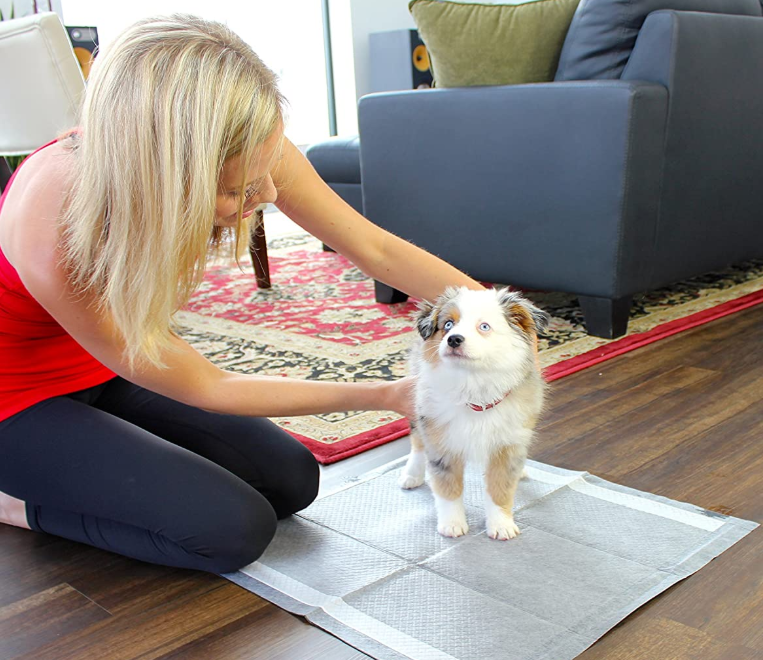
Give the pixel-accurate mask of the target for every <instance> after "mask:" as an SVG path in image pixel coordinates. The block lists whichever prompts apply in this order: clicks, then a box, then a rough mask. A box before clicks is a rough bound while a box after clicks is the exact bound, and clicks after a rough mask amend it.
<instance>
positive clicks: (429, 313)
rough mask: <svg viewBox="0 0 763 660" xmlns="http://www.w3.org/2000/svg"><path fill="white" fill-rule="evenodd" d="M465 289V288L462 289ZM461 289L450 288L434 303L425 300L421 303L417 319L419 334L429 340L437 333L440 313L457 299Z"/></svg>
mask: <svg viewBox="0 0 763 660" xmlns="http://www.w3.org/2000/svg"><path fill="white" fill-rule="evenodd" d="M461 289H463V287H461ZM461 289H459V288H457V287H454V286H449V287H447V288H446V289H445V291H443V292H442V293H441V294H440V295H439V296H437V300H435V301H434V303H430V302H429V301H428V300H423V301H421V302H420V303H419V313H418V316H417V317H416V327H417V328H418V331H419V334H420V335H421V336H422V337H423V338H424V339H429V338H430V337H431V336H432V335H433V334H434V333H435V332H437V320H438V317H439V315H440V311H441V310H442V308H443V307H444V306H445V305H446V303H448V302H450V301H451V300H453V298H455V297H456V296H457V295H458V294H459V292H460V291H461Z"/></svg>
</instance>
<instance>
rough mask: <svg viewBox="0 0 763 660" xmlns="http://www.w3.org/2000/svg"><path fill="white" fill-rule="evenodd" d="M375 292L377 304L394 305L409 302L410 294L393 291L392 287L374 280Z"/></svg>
mask: <svg viewBox="0 0 763 660" xmlns="http://www.w3.org/2000/svg"><path fill="white" fill-rule="evenodd" d="M374 290H375V293H376V302H379V303H387V304H388V305H390V304H393V303H404V302H405V301H406V300H408V294H406V293H403V292H402V291H398V290H397V289H393V288H392V287H391V286H388V285H386V284H384V283H383V282H379V281H376V280H374Z"/></svg>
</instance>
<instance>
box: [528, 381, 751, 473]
mask: <svg viewBox="0 0 763 660" xmlns="http://www.w3.org/2000/svg"><path fill="white" fill-rule="evenodd" d="M758 378H759V377H758V374H757V373H754V372H751V373H746V372H744V373H742V374H739V375H736V374H726V373H720V375H719V376H717V377H716V378H712V379H711V378H705V379H701V380H699V381H697V382H694V383H692V384H688V385H685V386H683V383H682V382H678V383H676V385H677V387H676V389H674V390H673V391H666V388H659V390H658V391H660V392H661V396H660V397H656V398H654V400H653V401H652V402H651V403H650V404H649V405H645V406H641V407H639V408H636V409H631V407H630V404H628V403H627V397H626V400H620V399H618V402H617V403H619V404H620V405H614V403H613V405H612V406H611V407H609V409H607V410H605V411H604V417H603V419H601V421H602V423H601V424H599V425H598V426H596V427H595V428H593V429H590V430H589V429H587V428H586V427H585V426H583V428H582V431H581V432H578V427H577V426H576V425H575V424H573V423H570V424H569V426H568V427H566V428H565V429H564V430H563V431H562V432H560V433H555V434H551V433H550V429H542V430H541V431H540V432H539V434H538V435H539V438H538V443H537V444H538V446H539V447H540V449H541V450H540V452H538V451H537V450H536V451H535V452H532V453H531V456H532V457H533V458H535V459H536V460H540V461H545V462H549V463H552V464H554V465H560V466H562V467H571V468H572V469H587V470H590V471H596V472H597V474H598V473H602V472H603V473H606V474H609V475H612V476H614V477H615V478H619V477H620V476H622V475H625V474H627V473H628V472H632V471H633V470H635V469H636V468H638V467H640V466H642V465H644V464H645V463H648V462H649V461H652V460H655V459H656V458H657V457H659V456H660V455H662V454H664V453H666V452H668V451H670V450H672V449H673V448H675V447H676V446H678V445H679V444H681V443H682V442H683V441H684V440H686V439H687V438H690V437H692V436H694V435H696V434H699V433H702V432H703V431H706V430H707V429H709V428H711V427H713V426H715V425H716V424H718V423H720V422H722V421H723V420H725V419H728V418H730V417H733V416H734V415H735V414H737V413H739V412H741V411H742V410H744V409H745V408H747V407H748V406H750V405H752V404H753V403H754V402H755V401H756V400H758V398H759V397H760V389H761V388H760V381H759V379H758ZM661 379H667V380H668V381H671V380H672V379H673V376H672V373H668V374H664V375H663V376H661V377H659V378H658V379H657V380H661ZM666 385H667V386H668V387H669V385H670V383H669V382H668V383H666ZM581 412H583V413H584V412H585V411H581ZM583 418H585V417H584V416H583ZM559 435H561V438H559V437H558V436H559ZM600 476H603V475H600Z"/></svg>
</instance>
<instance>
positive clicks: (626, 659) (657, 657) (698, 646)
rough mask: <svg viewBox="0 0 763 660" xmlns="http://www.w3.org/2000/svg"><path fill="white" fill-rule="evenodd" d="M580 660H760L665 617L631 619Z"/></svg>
mask: <svg viewBox="0 0 763 660" xmlns="http://www.w3.org/2000/svg"><path fill="white" fill-rule="evenodd" d="M578 657H579V658H580V660H633V659H634V658H637V659H638V660H700V659H701V660H731V658H733V659H734V660H760V655H759V654H758V653H757V652H756V651H754V650H752V649H748V648H745V647H744V646H741V645H738V644H725V643H723V642H720V641H718V640H716V639H714V638H713V637H711V636H710V635H707V634H705V633H703V632H701V631H699V630H696V629H695V628H691V627H690V626H685V625H683V624H681V623H678V622H677V621H672V620H670V619H664V618H653V617H648V616H641V617H638V618H633V619H628V620H627V621H626V623H625V624H623V625H621V626H618V627H617V628H615V629H614V630H613V631H611V632H610V633H609V634H607V635H606V636H605V637H603V638H602V639H601V640H599V641H598V642H597V643H596V644H594V645H593V646H592V647H591V648H590V649H588V650H587V651H586V652H585V653H583V654H582V655H580V656H578Z"/></svg>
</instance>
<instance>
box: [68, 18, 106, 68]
mask: <svg viewBox="0 0 763 660" xmlns="http://www.w3.org/2000/svg"><path fill="white" fill-rule="evenodd" d="M66 31H67V32H68V33H69V41H71V42H72V47H73V48H74V54H75V55H76V56H77V61H78V62H79V65H80V67H82V75H83V76H84V77H85V80H87V77H88V75H89V74H90V66H91V65H92V63H93V59H94V58H95V55H96V53H97V51H98V29H97V28H94V27H84V26H80V25H72V26H67V28H66Z"/></svg>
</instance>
